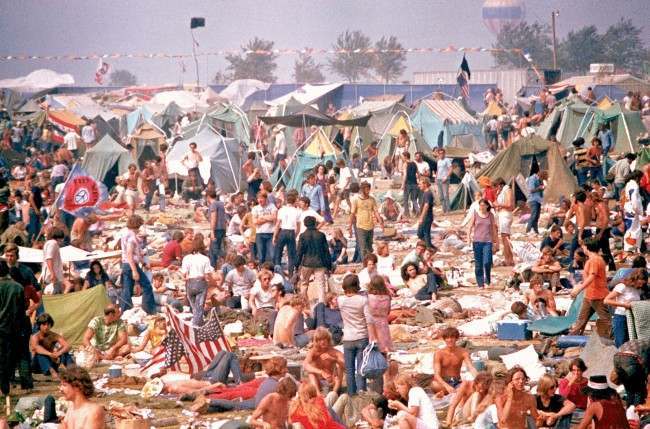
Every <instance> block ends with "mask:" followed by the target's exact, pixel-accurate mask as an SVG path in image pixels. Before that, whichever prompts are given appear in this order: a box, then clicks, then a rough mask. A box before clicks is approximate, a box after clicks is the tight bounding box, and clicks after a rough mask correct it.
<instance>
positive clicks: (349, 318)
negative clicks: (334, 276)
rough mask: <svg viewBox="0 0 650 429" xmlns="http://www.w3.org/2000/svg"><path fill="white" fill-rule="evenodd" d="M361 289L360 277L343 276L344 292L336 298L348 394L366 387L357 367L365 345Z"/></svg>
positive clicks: (364, 304) (364, 298)
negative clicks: (339, 316) (341, 322)
mask: <svg viewBox="0 0 650 429" xmlns="http://www.w3.org/2000/svg"><path fill="white" fill-rule="evenodd" d="M360 290H361V287H360V286H359V277H357V275H356V274H348V275H347V276H345V278H344V279H343V295H342V296H339V297H338V299H337V302H338V305H339V309H340V311H341V318H342V319H343V360H344V361H345V378H346V381H347V385H348V395H350V396H352V395H356V394H357V392H358V391H359V390H366V379H365V377H363V376H361V375H360V374H359V368H360V367H361V359H362V356H363V350H364V349H365V348H366V346H367V345H368V321H367V316H368V297H367V296H365V295H361V294H360V293H359V291H360Z"/></svg>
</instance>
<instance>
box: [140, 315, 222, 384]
mask: <svg viewBox="0 0 650 429" xmlns="http://www.w3.org/2000/svg"><path fill="white" fill-rule="evenodd" d="M165 314H166V315H167V320H168V322H169V326H170V330H169V333H168V334H167V337H166V338H165V339H164V340H163V342H162V344H161V347H159V348H158V351H157V352H156V353H155V354H154V356H153V357H152V358H151V360H150V361H149V362H148V363H147V364H146V365H145V366H144V368H142V370H143V371H146V370H148V369H151V368H153V367H154V366H157V365H161V364H162V366H164V367H166V368H170V369H173V370H175V371H181V366H180V363H181V359H182V358H183V357H185V360H186V361H187V365H188V366H189V371H190V374H194V373H196V372H198V371H201V370H203V368H205V367H206V366H208V365H209V364H210V362H211V361H212V359H214V357H215V356H216V355H217V353H219V352H220V351H222V350H226V351H230V344H228V340H227V339H226V337H225V335H224V333H223V330H222V329H221V324H220V323H219V317H218V316H217V312H216V309H214V308H213V309H212V311H211V312H210V316H209V317H208V320H207V322H206V323H205V324H204V325H203V326H199V327H196V326H192V324H191V322H186V321H184V320H181V319H180V318H179V317H178V314H177V313H176V311H175V310H173V309H172V308H171V307H169V306H167V307H165Z"/></svg>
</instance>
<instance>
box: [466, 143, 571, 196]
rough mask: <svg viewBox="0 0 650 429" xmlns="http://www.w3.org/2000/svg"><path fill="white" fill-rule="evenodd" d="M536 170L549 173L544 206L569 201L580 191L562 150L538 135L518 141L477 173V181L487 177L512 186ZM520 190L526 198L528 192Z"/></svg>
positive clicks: (519, 183) (520, 185) (521, 185)
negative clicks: (563, 200)
mask: <svg viewBox="0 0 650 429" xmlns="http://www.w3.org/2000/svg"><path fill="white" fill-rule="evenodd" d="M535 166H537V167H538V168H539V170H546V171H548V183H547V186H546V191H545V192H544V201H545V202H557V201H559V200H560V197H564V198H569V196H570V195H571V194H573V193H574V192H575V191H576V190H577V189H578V184H577V182H576V179H575V176H574V175H573V174H572V173H571V171H570V170H569V167H568V166H567V165H566V162H565V161H564V158H563V157H562V154H561V153H560V148H559V146H558V145H557V144H556V143H552V142H550V141H548V140H544V139H543V138H541V137H539V136H536V135H531V136H528V137H524V138H522V139H519V140H517V141H515V142H513V143H512V144H511V145H510V146H508V148H507V149H504V150H503V151H501V152H499V153H498V154H497V156H495V157H494V159H493V160H492V161H490V162H489V163H488V164H487V165H486V166H485V167H483V169H482V170H481V171H480V172H479V173H478V175H477V179H479V180H480V178H481V177H483V176H486V177H489V178H490V179H491V180H495V179H497V178H502V179H503V180H505V181H506V183H509V182H511V181H512V180H513V179H517V177H518V176H519V175H521V176H523V177H528V176H529V175H530V174H531V173H532V170H533V169H534V168H536V167H535ZM516 183H517V184H518V185H519V187H520V188H523V184H521V180H516ZM521 190H522V192H523V194H525V193H526V190H525V189H521ZM517 199H518V200H519V198H517Z"/></svg>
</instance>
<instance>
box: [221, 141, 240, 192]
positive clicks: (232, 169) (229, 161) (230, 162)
mask: <svg viewBox="0 0 650 429" xmlns="http://www.w3.org/2000/svg"><path fill="white" fill-rule="evenodd" d="M221 144H222V145H223V148H224V151H225V152H226V158H227V159H228V165H229V166H230V172H231V173H232V177H233V179H236V177H235V169H234V168H233V166H232V160H231V159H230V154H229V153H228V146H226V140H225V139H224V138H223V137H222V138H221ZM235 182H236V183H237V192H239V191H240V187H239V180H236V181H235Z"/></svg>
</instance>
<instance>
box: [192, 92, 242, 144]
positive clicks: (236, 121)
mask: <svg viewBox="0 0 650 429" xmlns="http://www.w3.org/2000/svg"><path fill="white" fill-rule="evenodd" d="M204 125H209V126H211V127H212V128H214V129H215V130H218V131H219V132H220V134H221V135H223V136H224V137H226V138H234V139H237V140H238V141H239V142H240V143H241V144H243V145H244V146H246V147H247V148H248V147H249V146H250V145H251V141H250V134H251V133H250V128H251V126H250V122H249V121H248V117H247V116H246V113H244V112H243V111H242V110H241V109H240V108H239V107H237V106H236V105H234V104H231V103H225V102H222V103H216V104H215V105H214V106H212V107H211V108H210V110H209V111H207V112H206V113H205V114H204V115H203V116H202V117H201V118H200V119H199V120H197V121H194V122H192V123H191V124H189V125H188V126H187V127H185V128H183V138H189V137H190V136H191V135H193V134H195V133H196V132H197V131H198V129H199V128H201V127H202V126H204Z"/></svg>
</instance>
